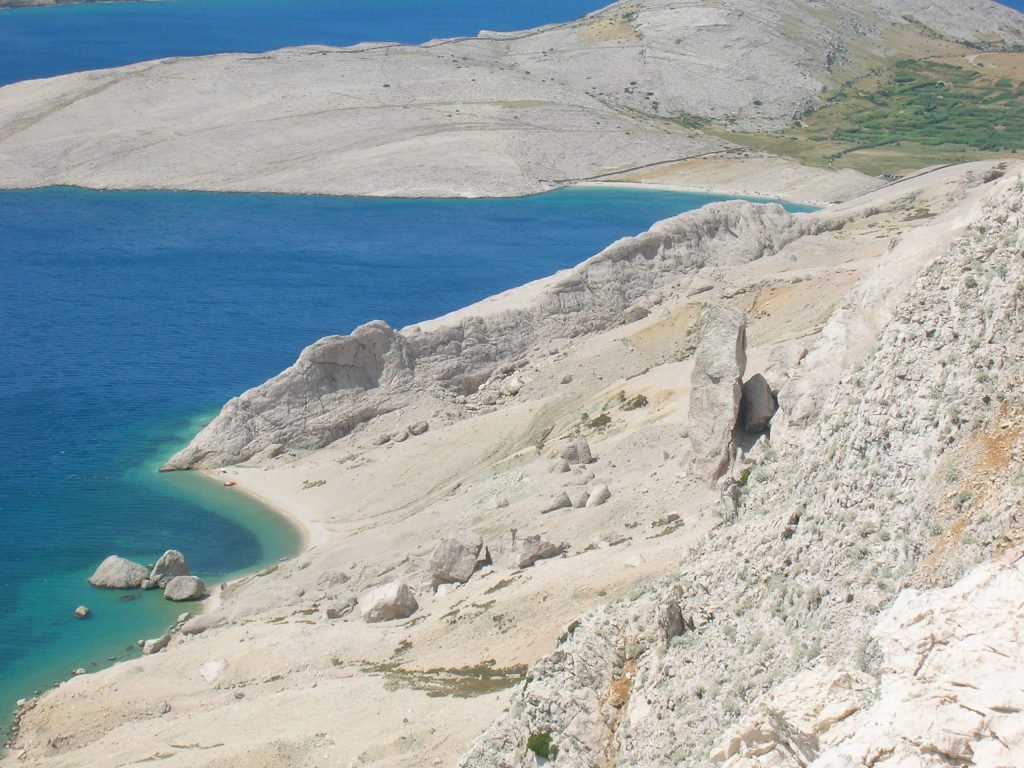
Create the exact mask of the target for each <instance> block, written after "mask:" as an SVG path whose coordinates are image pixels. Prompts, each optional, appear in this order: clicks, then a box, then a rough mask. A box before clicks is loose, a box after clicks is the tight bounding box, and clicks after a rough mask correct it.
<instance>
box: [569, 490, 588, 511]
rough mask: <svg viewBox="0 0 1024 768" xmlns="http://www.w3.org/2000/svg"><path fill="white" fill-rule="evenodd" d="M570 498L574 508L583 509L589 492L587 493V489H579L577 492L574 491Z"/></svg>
mask: <svg viewBox="0 0 1024 768" xmlns="http://www.w3.org/2000/svg"><path fill="white" fill-rule="evenodd" d="M571 498H572V505H573V506H574V507H575V508H576V509H583V508H584V507H585V506H587V499H589V498H590V493H588V492H587V491H579V492H577V493H574V494H573V495H572V497H571Z"/></svg>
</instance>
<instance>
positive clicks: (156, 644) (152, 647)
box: [142, 635, 171, 656]
mask: <svg viewBox="0 0 1024 768" xmlns="http://www.w3.org/2000/svg"><path fill="white" fill-rule="evenodd" d="M169 642H171V636H170V635H161V636H160V637H157V638H154V639H152V640H146V641H144V642H143V643H142V655H143V656H150V655H151V654H154V653H159V652H160V651H162V650H163V649H164V648H166V647H167V644H168V643H169Z"/></svg>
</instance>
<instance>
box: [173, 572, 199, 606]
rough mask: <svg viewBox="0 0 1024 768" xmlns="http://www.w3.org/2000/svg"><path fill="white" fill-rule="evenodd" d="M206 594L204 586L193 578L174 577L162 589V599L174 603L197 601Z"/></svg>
mask: <svg viewBox="0 0 1024 768" xmlns="http://www.w3.org/2000/svg"><path fill="white" fill-rule="evenodd" d="M204 594H206V585H205V584H204V583H203V580H202V579H198V578H196V577H195V576H175V577H174V578H173V579H171V580H170V581H168V582H167V586H165V587H164V599H165V600H173V601H174V602H176V603H180V602H184V601H186V600H198V599H199V598H201V597H202V596H203V595H204Z"/></svg>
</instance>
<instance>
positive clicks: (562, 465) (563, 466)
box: [551, 459, 570, 473]
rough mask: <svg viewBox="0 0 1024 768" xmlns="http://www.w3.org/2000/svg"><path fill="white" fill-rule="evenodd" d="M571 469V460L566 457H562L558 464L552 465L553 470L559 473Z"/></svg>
mask: <svg viewBox="0 0 1024 768" xmlns="http://www.w3.org/2000/svg"><path fill="white" fill-rule="evenodd" d="M569 469H570V467H569V462H568V461H566V460H565V459H561V460H560V461H559V462H558V463H557V464H555V465H554V466H553V467H551V471H552V472H557V473H561V472H568V471H569Z"/></svg>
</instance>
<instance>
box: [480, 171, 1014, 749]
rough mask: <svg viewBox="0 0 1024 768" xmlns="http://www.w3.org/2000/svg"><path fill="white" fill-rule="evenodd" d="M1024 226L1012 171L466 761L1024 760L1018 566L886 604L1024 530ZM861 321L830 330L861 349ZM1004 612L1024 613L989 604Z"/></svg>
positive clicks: (943, 583)
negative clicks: (693, 544) (867, 335)
mask: <svg viewBox="0 0 1024 768" xmlns="http://www.w3.org/2000/svg"><path fill="white" fill-rule="evenodd" d="M965 215H969V214H966V213H965ZM1022 235H1024V185H1022V183H1021V181H1020V178H1019V177H1015V178H1012V179H1009V180H1007V179H1004V180H1002V181H1001V182H1000V183H999V192H998V194H997V195H994V196H992V197H991V198H990V199H988V200H987V201H986V202H985V203H984V207H983V209H982V210H978V211H977V218H976V220H975V221H974V222H973V223H972V224H971V226H970V227H969V229H968V230H967V231H966V232H965V233H964V234H963V235H962V236H961V237H960V238H958V239H957V240H956V241H955V242H954V243H953V245H952V247H950V248H948V249H944V250H942V251H939V252H933V253H929V254H927V259H926V261H925V263H924V264H923V265H922V268H921V269H920V270H919V272H918V274H917V276H916V277H915V278H914V279H913V282H912V283H911V284H910V285H909V286H907V287H906V288H904V289H902V290H901V291H896V292H893V291H890V292H888V294H886V293H884V292H882V293H879V292H875V293H874V294H873V295H875V296H876V303H875V305H874V310H875V311H876V312H877V313H878V314H879V315H880V316H881V317H882V318H883V321H882V323H881V325H882V326H883V327H882V329H881V332H880V333H879V334H878V335H877V337H875V338H872V339H871V343H870V344H860V345H859V346H860V350H861V351H860V353H859V354H857V350H856V347H857V346H858V345H855V346H854V349H853V352H854V354H853V355H852V356H851V357H848V358H847V360H846V361H845V362H846V365H844V366H842V371H841V373H839V375H838V380H837V381H835V383H834V384H833V385H831V386H830V387H829V388H828V390H827V394H826V396H824V397H821V398H819V399H817V400H816V401H815V404H814V405H812V406H808V405H807V403H806V402H805V403H803V406H804V407H805V408H807V410H806V411H805V412H804V419H805V423H806V424H807V426H806V427H805V428H804V429H803V431H801V432H800V433H799V434H798V435H793V434H792V433H791V434H790V436H789V439H787V441H785V442H784V443H783V444H782V445H781V446H774V447H773V449H772V450H764V451H759V452H758V453H757V459H756V462H755V464H754V465H753V467H751V465H750V462H749V461H745V462H739V463H738V464H737V466H736V468H735V472H736V475H735V480H736V482H735V486H733V488H731V489H730V491H731V493H733V494H735V497H736V498H738V504H737V505H733V504H729V505H726V506H725V507H724V509H726V510H728V514H727V520H726V523H725V524H724V525H722V526H721V527H720V528H718V529H717V530H716V531H715V532H714V533H713V534H712V535H711V536H710V537H709V538H708V539H707V540H706V541H704V542H702V544H701V545H700V547H699V548H698V549H695V550H693V551H691V552H690V553H689V555H688V556H687V557H686V558H684V563H683V565H682V567H681V568H680V569H679V571H678V572H677V573H675V574H674V575H672V576H671V577H669V578H667V579H665V580H663V581H660V582H658V583H656V584H652V585H650V586H649V587H647V588H644V589H640V590H637V592H636V593H634V595H632V596H631V597H630V598H629V599H627V600H624V601H622V602H619V603H616V604H613V605H610V606H608V607H607V608H603V609H601V610H597V611H594V612H592V613H590V614H588V615H586V616H584V617H583V618H581V619H580V621H579V622H578V623H574V625H573V627H572V631H571V632H570V633H569V634H570V635H571V636H568V637H567V638H566V639H565V641H564V642H563V643H562V644H561V645H560V646H559V648H558V650H557V651H556V652H555V653H554V654H553V655H551V656H549V657H547V658H546V659H543V660H541V661H540V662H538V663H537V664H536V665H534V667H533V668H532V669H531V672H530V678H529V681H528V682H527V683H526V684H525V685H524V686H523V687H522V688H521V689H520V690H519V691H518V692H517V694H516V695H515V697H514V699H513V702H512V707H511V710H510V712H509V714H508V715H507V716H506V717H505V718H503V719H502V720H501V721H500V722H499V723H497V724H496V725H495V726H494V727H492V728H491V729H490V730H489V731H488V732H487V733H486V734H485V735H484V736H482V737H481V738H480V740H479V741H478V742H477V743H476V745H475V746H474V747H473V748H472V749H471V750H470V751H469V753H468V754H467V755H466V757H465V758H464V759H463V761H462V763H461V765H463V766H466V767H467V768H469V767H475V766H481V767H482V766H526V765H534V760H535V756H536V755H535V753H538V752H543V753H545V754H549V755H555V754H556V753H557V760H555V764H566V765H580V766H582V765H592V766H593V765H622V766H656V765H666V766H667V765H705V764H708V763H709V762H713V761H717V762H725V763H726V764H727V765H728V766H730V768H734V767H735V768H739V766H744V767H745V768H746V767H748V766H749V767H751V768H752V767H753V766H762V765H764V766H768V765H772V766H794V767H795V766H807V765H815V766H840V765H842V766H847V765H861V764H864V765H889V764H892V765H896V764H909V763H907V762H905V761H910V762H911V763H912V764H915V765H928V766H931V765H935V766H939V765H942V766H945V765H962V764H977V765H1015V764H1018V763H1019V761H1020V759H1021V755H1022V754H1024V753H1022V751H1021V750H1022V748H1024V744H1022V742H1021V740H1020V737H1019V733H1020V730H1019V729H1020V728H1021V725H1022V722H1021V718H1020V714H1019V713H1020V709H1019V707H1017V706H1016V705H1015V704H1013V703H1010V699H1013V698H1014V696H1016V695H1017V694H1018V693H1019V691H1016V692H1013V691H1011V690H1009V689H1008V688H1007V687H1005V686H1003V685H1000V684H999V676H1000V675H1001V674H1002V673H1001V672H1000V670H1001V669H1003V667H1005V662H1004V659H1007V658H1016V654H1018V653H1019V650H1020V638H1019V636H1018V635H1017V634H1016V630H1014V629H1013V627H1014V626H1019V616H1020V612H1019V609H1020V606H1019V604H1018V603H1019V601H1017V600H1016V599H1015V597H1014V595H1015V592H1013V591H1012V589H1013V588H1012V587H1009V585H1010V584H1011V583H1012V582H1013V580H1014V579H1019V578H1020V576H1019V572H1020V571H1019V566H1014V567H1012V568H1009V569H1003V570H1000V569H999V568H995V569H994V570H989V571H984V572H980V573H979V574H978V575H976V576H974V577H972V578H971V579H969V580H967V581H965V582H963V583H961V584H960V585H958V586H957V587H955V588H953V589H952V590H950V591H947V592H936V593H925V594H922V595H915V594H913V593H907V594H904V595H903V596H901V597H900V599H899V600H898V601H897V603H896V605H895V606H894V607H893V608H891V609H889V610H888V611H887V612H885V613H884V614H883V615H881V616H880V615H879V614H880V612H882V611H883V610H885V609H886V606H888V605H890V604H891V602H892V601H893V599H894V597H895V596H896V595H897V594H899V593H900V591H901V590H904V589H907V588H911V587H912V588H915V589H919V590H920V589H924V590H929V589H935V588H942V587H947V586H949V585H951V584H953V582H955V581H956V580H957V579H958V578H959V577H961V576H962V575H963V574H964V573H965V572H966V571H967V570H968V569H969V568H971V567H973V566H974V565H976V564H977V563H979V562H982V561H983V560H985V559H987V558H990V557H991V558H999V557H1000V556H1001V555H1002V553H1004V552H1005V551H1007V549H1009V548H1012V547H1016V546H1018V545H1019V544H1020V541H1021V537H1022V535H1024V529H1022V527H1021V521H1020V519H1019V515H1018V512H1019V510H1020V508H1021V503H1022V501H1024V498H1022V496H1024V485H1022V483H1021V467H1022V463H1021V462H1022V451H1024V410H1022V407H1024V403H1022V400H1021V395H1020V392H1021V385H1022V373H1021V372H1022V370H1024V354H1022V351H1021V350H1022V349H1024V346H1022V344H1024V323H1022V322H1021V319H1022V318H1024V262H1022V259H1021V253H1022V251H1021V237H1022ZM889 266H890V265H889V264H888V263H886V262H884V261H883V263H882V264H880V265H879V267H878V270H879V272H883V271H884V270H887V269H888V268H889ZM893 266H894V267H895V268H896V269H899V265H898V264H894V265H893ZM867 282H868V283H870V282H871V278H870V277H869V278H868V279H867ZM907 288H909V290H907ZM863 295H865V294H863V293H862V295H861V298H863ZM858 301H860V300H858V299H857V298H856V297H854V298H852V299H851V302H852V303H858ZM860 304H861V306H864V305H863V302H862V301H860ZM851 317H852V315H851V314H850V311H849V304H848V306H847V307H845V308H844V307H842V306H841V307H840V308H839V310H838V312H837V314H836V315H835V316H834V317H833V320H835V321H837V322H840V323H841V325H842V326H843V327H845V328H846V329H847V330H848V331H849V333H848V334H847V342H849V341H850V339H851V338H852V339H854V340H856V338H857V336H858V330H857V328H856V325H857V324H856V323H854V322H850V320H849V318H851ZM842 318H846V320H842ZM834 332H835V328H833V334H834ZM859 333H860V335H861V336H863V334H864V332H863V330H861V331H860V332H859ZM829 336H830V333H829V330H828V329H827V328H826V332H825V333H823V336H822V339H821V341H819V344H820V345H821V346H822V348H826V349H827V348H829V346H830V345H831V346H832V348H834V346H835V344H834V339H835V335H832V339H830V338H829ZM813 361H814V357H813V352H812V354H811V355H808V356H807V358H805V360H804V362H803V363H802V365H801V367H806V366H808V365H809V364H811V363H813ZM795 381H796V379H794V383H793V385H792V386H790V385H787V386H785V387H783V389H782V391H781V392H780V393H779V404H780V407H781V409H782V411H783V412H786V411H791V410H792V409H794V408H796V407H799V406H798V401H799V399H800V391H801V390H800V388H799V387H798V386H797V385H796V383H795ZM723 487H726V486H723ZM733 509H735V512H733ZM1004 588H1007V589H1008V591H1002V590H1003V589H1004ZM1001 600H1006V601H1008V602H1007V603H1006V606H1005V607H1006V611H1008V612H1010V615H1006V616H1003V615H992V616H990V615H988V614H987V612H986V609H985V608H984V606H986V605H988V606H992V610H994V611H995V612H996V613H997V614H998V613H1000V611H1001V610H1002V609H1001V608H995V607H994V606H997V605H1000V603H1001ZM923 620H924V621H925V623H922V621H923ZM960 621H970V622H973V623H972V625H971V626H972V629H971V630H966V629H964V628H962V626H961V625H960V624H959V622H960ZM1011 666H1012V665H1011ZM1007 671H1008V672H1009V673H1010V674H1011V675H1013V676H1019V669H1017V668H1016V666H1013V668H1012V669H1010V668H1007ZM961 675H967V676H969V677H970V680H968V679H967V677H961ZM879 685H880V686H881V689H880V690H881V693H880V694H878V693H876V692H875V689H876V688H877V687H878V686H879ZM1011 687H1012V686H1011ZM879 695H880V696H881V698H880V699H878V700H877V701H876V697H877V696H879ZM940 702H941V703H940ZM892 713H896V714H897V715H898V716H897V717H896V718H895V719H894V718H893V715H892ZM847 718H850V720H849V722H846V719H847Z"/></svg>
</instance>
